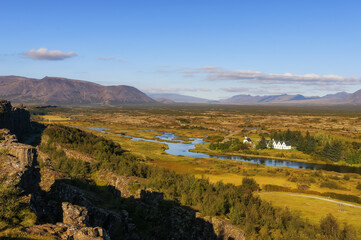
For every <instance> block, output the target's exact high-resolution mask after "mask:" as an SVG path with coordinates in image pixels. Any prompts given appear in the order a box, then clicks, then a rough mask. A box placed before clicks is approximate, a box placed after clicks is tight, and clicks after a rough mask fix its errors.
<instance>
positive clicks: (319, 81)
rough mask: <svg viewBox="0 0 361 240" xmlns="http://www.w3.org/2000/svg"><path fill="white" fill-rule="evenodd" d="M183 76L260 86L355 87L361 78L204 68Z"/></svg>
mask: <svg viewBox="0 0 361 240" xmlns="http://www.w3.org/2000/svg"><path fill="white" fill-rule="evenodd" d="M183 73H184V74H206V79H207V80H210V81H218V80H239V81H246V82H252V83H262V84H300V85H330V84H332V85H356V84H361V78H359V77H358V78H356V77H344V76H338V75H318V74H303V75H296V74H292V73H283V74H273V73H262V72H256V71H251V70H226V69H223V68H220V67H213V66H206V67H200V68H192V69H189V68H188V69H184V70H183Z"/></svg>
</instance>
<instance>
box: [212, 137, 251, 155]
mask: <svg viewBox="0 0 361 240" xmlns="http://www.w3.org/2000/svg"><path fill="white" fill-rule="evenodd" d="M249 147H250V146H249V144H245V143H243V142H242V141H240V140H239V139H238V138H231V139H229V140H228V141H226V142H221V141H217V142H212V143H211V144H210V145H209V149H211V150H217V151H222V152H226V151H232V152H235V151H240V150H248V149H249Z"/></svg>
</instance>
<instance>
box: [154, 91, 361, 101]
mask: <svg viewBox="0 0 361 240" xmlns="http://www.w3.org/2000/svg"><path fill="white" fill-rule="evenodd" d="M147 95H148V96H150V97H152V98H154V99H156V100H158V99H159V102H163V103H171V102H178V103H180V102H183V103H230V104H266V103H270V104H350V103H361V90H359V91H357V92H355V93H352V94H351V93H346V92H339V93H335V94H327V95H325V96H323V97H319V96H312V97H305V96H303V95H301V94H297V95H288V94H281V95H264V96H251V95H245V94H241V95H235V96H232V97H230V98H227V99H222V100H220V101H213V100H208V99H205V98H197V97H192V96H186V95H181V94H174V93H147ZM167 100H168V101H167Z"/></svg>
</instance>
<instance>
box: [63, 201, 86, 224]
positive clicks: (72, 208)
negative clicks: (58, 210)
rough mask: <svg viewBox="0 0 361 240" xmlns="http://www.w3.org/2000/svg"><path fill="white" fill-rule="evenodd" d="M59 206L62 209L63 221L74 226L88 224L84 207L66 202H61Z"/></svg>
mask: <svg viewBox="0 0 361 240" xmlns="http://www.w3.org/2000/svg"><path fill="white" fill-rule="evenodd" d="M61 207H62V209H63V223H65V224H70V225H76V226H86V225H87V224H88V222H89V219H88V210H87V209H86V208H85V207H80V206H77V205H73V204H71V203H68V202H63V203H62V205H61Z"/></svg>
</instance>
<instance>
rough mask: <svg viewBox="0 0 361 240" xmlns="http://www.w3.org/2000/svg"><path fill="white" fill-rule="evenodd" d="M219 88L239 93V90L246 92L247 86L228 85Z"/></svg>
mask: <svg viewBox="0 0 361 240" xmlns="http://www.w3.org/2000/svg"><path fill="white" fill-rule="evenodd" d="M221 90H222V91H225V92H232V93H240V92H248V91H249V88H246V87H228V88H221Z"/></svg>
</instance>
